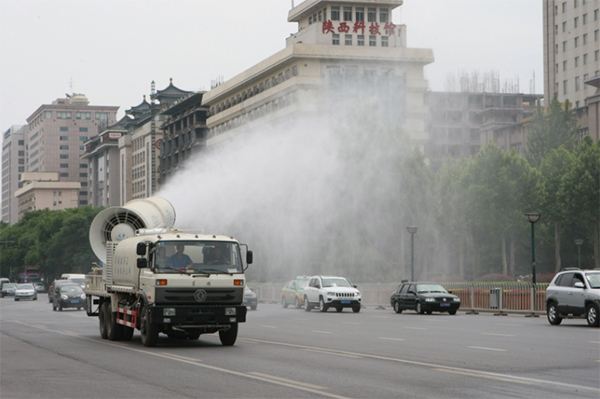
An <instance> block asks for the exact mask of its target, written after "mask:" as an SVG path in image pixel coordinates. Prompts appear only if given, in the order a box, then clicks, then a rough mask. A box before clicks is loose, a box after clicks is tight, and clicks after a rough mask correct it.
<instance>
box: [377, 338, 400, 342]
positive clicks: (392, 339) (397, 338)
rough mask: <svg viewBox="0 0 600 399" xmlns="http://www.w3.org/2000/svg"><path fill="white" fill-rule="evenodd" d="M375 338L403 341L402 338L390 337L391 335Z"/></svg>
mask: <svg viewBox="0 0 600 399" xmlns="http://www.w3.org/2000/svg"><path fill="white" fill-rule="evenodd" d="M377 339H384V340H386V341H404V338H391V337H377Z"/></svg>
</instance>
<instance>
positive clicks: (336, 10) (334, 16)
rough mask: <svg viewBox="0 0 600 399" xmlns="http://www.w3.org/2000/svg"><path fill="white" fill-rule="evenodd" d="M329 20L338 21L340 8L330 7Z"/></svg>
mask: <svg viewBox="0 0 600 399" xmlns="http://www.w3.org/2000/svg"><path fill="white" fill-rule="evenodd" d="M331 20H332V21H339V20H340V8H339V7H331Z"/></svg>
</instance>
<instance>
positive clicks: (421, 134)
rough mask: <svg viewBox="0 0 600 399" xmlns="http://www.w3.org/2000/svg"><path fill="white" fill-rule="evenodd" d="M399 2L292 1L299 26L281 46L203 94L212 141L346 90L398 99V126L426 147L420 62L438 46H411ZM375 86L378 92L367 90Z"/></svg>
mask: <svg viewBox="0 0 600 399" xmlns="http://www.w3.org/2000/svg"><path fill="white" fill-rule="evenodd" d="M402 3H403V2H402V0H370V1H364V0H362V1H361V0H345V1H343V0H328V1H325V0H306V1H304V2H302V3H300V4H298V5H297V6H295V7H293V8H292V9H291V10H290V12H289V14H288V21H290V22H296V23H297V24H298V31H297V32H296V33H294V34H292V35H291V36H290V37H288V38H287V40H286V47H285V48H284V49H283V50H281V51H279V52H277V53H275V54H274V55H272V56H271V57H269V58H267V59H265V60H263V61H262V62H260V63H258V64H257V65H255V66H253V67H251V68H249V69H248V70H246V71H244V72H242V73H240V74H239V75H237V76H235V77H233V78H231V79H230V80H228V81H226V82H224V83H222V84H220V85H218V86H217V87H214V88H213V89H212V90H210V91H209V92H207V93H206V94H205V95H204V99H203V104H204V105H205V106H206V107H208V109H209V116H208V119H207V127H208V129H209V132H208V137H207V145H208V146H211V145H214V144H217V143H219V142H221V141H223V140H225V139H226V138H227V137H228V136H229V135H233V134H236V130H237V129H238V128H239V127H240V126H244V127H247V126H248V125H251V124H252V123H256V121H258V120H263V121H264V120H266V119H268V120H269V121H270V122H271V121H272V122H276V121H278V120H280V121H286V120H288V118H289V117H290V116H294V117H296V118H300V117H301V116H300V115H299V112H305V111H304V110H307V111H306V112H321V113H324V112H323V107H322V106H321V105H322V104H323V102H321V103H319V101H325V102H326V101H327V100H328V99H330V98H331V96H335V95H336V93H342V91H343V92H344V93H345V94H347V95H348V96H349V97H353V98H356V99H358V100H357V101H360V98H365V97H368V96H369V95H373V94H375V95H377V96H378V99H379V100H378V101H381V99H382V98H385V99H386V101H389V102H390V103H393V104H394V106H395V110H396V112H395V118H396V119H395V122H396V123H397V127H398V128H399V129H402V130H404V131H405V132H407V133H409V134H410V138H411V139H412V142H413V143H415V144H416V145H418V146H421V147H422V146H423V145H424V143H425V140H426V131H425V123H424V120H425V116H426V109H425V104H424V94H425V90H426V88H427V82H426V80H425V79H424V76H423V67H424V66H425V65H426V64H429V63H431V62H433V53H432V51H431V50H430V49H412V48H407V47H406V27H405V26H403V25H395V24H394V23H393V22H392V19H391V16H392V10H393V9H395V8H396V7H398V6H400V5H402ZM359 82H360V85H359V86H357V84H359ZM374 88H378V89H379V90H381V92H379V93H371V92H369V90H375V89H374ZM324 92H325V93H326V94H325V95H323V93H324ZM372 97H373V96H372ZM375 108H376V107H375ZM237 131H239V130H237ZM225 132H227V133H228V134H223V133H225Z"/></svg>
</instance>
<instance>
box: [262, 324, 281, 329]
mask: <svg viewBox="0 0 600 399" xmlns="http://www.w3.org/2000/svg"><path fill="white" fill-rule="evenodd" d="M260 326H261V327H264V328H277V326H271V325H269V324H261V325H260Z"/></svg>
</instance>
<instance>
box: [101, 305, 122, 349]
mask: <svg viewBox="0 0 600 399" xmlns="http://www.w3.org/2000/svg"><path fill="white" fill-rule="evenodd" d="M104 320H105V321H106V335H107V337H108V339H110V340H111V341H118V340H120V339H121V336H122V335H123V334H122V331H123V328H122V327H123V326H121V325H120V324H117V312H113V311H112V309H111V306H110V303H108V302H107V303H106V306H105V307H104Z"/></svg>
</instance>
